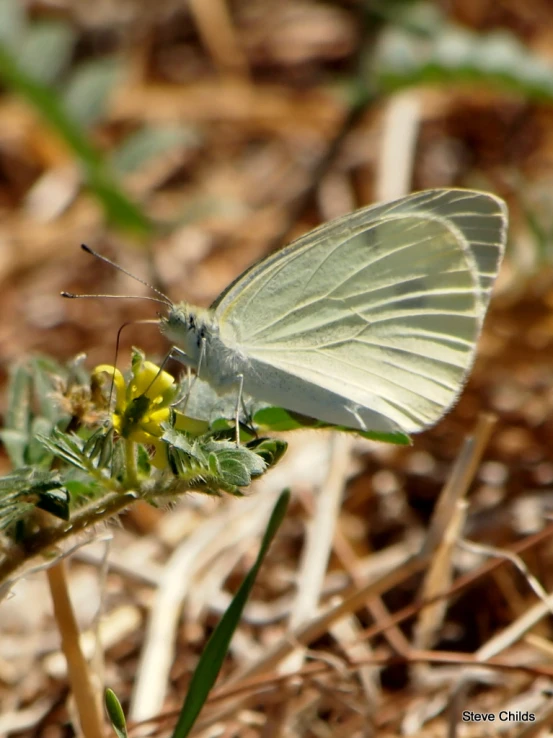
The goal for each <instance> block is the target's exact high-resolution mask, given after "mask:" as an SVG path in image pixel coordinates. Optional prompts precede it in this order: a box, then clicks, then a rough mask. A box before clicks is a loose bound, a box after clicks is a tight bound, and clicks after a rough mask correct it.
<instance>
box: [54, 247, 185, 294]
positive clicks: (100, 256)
mask: <svg viewBox="0 0 553 738" xmlns="http://www.w3.org/2000/svg"><path fill="white" fill-rule="evenodd" d="M81 248H82V250H83V251H86V253H87V254H90V255H91V256H95V257H96V258H97V259H100V261H104V262H105V263H106V264H109V265H110V266H112V267H113V268H114V269H117V270H118V271H120V272H122V273H123V274H126V275H127V277H131V279H134V280H135V281H136V282H140V284H143V285H144V286H145V287H147V288H148V289H149V290H152V292H155V293H156V295H159V297H160V298H161V299H157V298H155V297H144V296H142V295H74V294H73V293H71V292H62V293H61V294H62V296H63V297H70V298H76V297H137V298H138V297H140V298H142V299H144V300H153V301H154V302H161V303H163V304H164V305H167V306H168V307H173V303H172V301H171V300H170V299H169V298H168V297H167V295H165V294H164V293H163V292H162V291H161V290H158V289H157V288H156V287H154V286H153V285H151V284H149V283H148V282H146V281H145V280H144V279H140V277H137V276H136V274H132V273H131V272H129V271H127V270H126V269H125V268H124V267H122V266H121V265H120V264H117V263H116V262H115V261H112V260H111V259H108V257H107V256H104V255H103V254H99V253H98V252H97V251H94V249H91V248H90V246H87V245H86V243H82V244H81Z"/></svg>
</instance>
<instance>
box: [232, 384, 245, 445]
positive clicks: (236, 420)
mask: <svg viewBox="0 0 553 738" xmlns="http://www.w3.org/2000/svg"><path fill="white" fill-rule="evenodd" d="M236 378H237V379H238V396H237V398H236V407H235V409H234V423H235V428H236V446H239V445H240V406H241V405H243V402H244V398H243V397H242V389H243V387H244V375H243V374H238V375H237V376H236Z"/></svg>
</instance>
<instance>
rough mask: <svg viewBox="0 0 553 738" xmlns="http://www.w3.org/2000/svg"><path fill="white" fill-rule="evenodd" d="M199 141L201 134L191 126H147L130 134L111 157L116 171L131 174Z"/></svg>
mask: <svg viewBox="0 0 553 738" xmlns="http://www.w3.org/2000/svg"><path fill="white" fill-rule="evenodd" d="M198 143H199V136H198V134H197V133H196V131H194V130H193V129H191V128H184V127H183V126H173V125H160V126H156V127H149V126H145V127H144V128H141V129H140V130H138V131H135V132H134V133H132V134H131V135H130V136H128V137H127V138H126V139H125V141H124V142H123V144H122V145H120V146H119V148H118V149H116V150H115V151H114V152H113V154H112V158H111V162H112V166H113V169H114V171H116V172H120V173H121V174H130V173H132V172H135V171H137V170H138V169H140V168H141V167H143V166H144V165H145V164H148V163H149V162H150V161H152V160H154V159H157V158H158V157H160V156H163V155H164V154H168V153H171V152H173V151H179V150H180V149H183V148H190V147H192V146H196V145H197V144H198Z"/></svg>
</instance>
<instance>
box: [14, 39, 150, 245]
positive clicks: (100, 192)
mask: <svg viewBox="0 0 553 738" xmlns="http://www.w3.org/2000/svg"><path fill="white" fill-rule="evenodd" d="M0 78H1V79H2V80H3V82H4V83H5V84H6V85H7V86H8V87H10V88H11V89H12V90H13V91H14V92H15V93H17V94H18V95H20V96H21V97H23V98H24V99H25V100H26V101H27V102H28V103H29V104H30V105H31V106H32V107H33V108H35V110H37V111H38V112H39V113H40V114H41V115H42V117H43V118H44V120H45V121H46V122H47V123H48V124H49V125H50V127H51V128H52V129H53V130H54V131H55V132H56V133H57V134H58V135H59V136H60V137H61V138H62V139H63V140H64V141H65V143H66V145H67V146H68V147H69V148H70V149H71V150H72V152H73V154H74V155H75V157H76V158H77V159H78V160H79V161H80V163H81V165H82V166H83V169H84V171H85V176H86V181H87V184H88V186H89V187H90V189H91V190H92V191H93V192H94V193H95V195H96V196H97V197H98V199H99V200H100V202H101V203H102V205H103V207H104V210H105V212H106V215H107V216H108V218H109V219H110V220H112V221H113V222H114V223H115V224H116V225H118V226H119V227H121V228H124V229H127V230H129V231H134V232H135V233H137V234H139V235H147V234H148V233H150V232H151V230H152V225H151V223H150V221H149V220H148V218H146V216H144V215H143V214H142V212H141V211H140V210H139V208H137V207H136V206H135V205H134V204H133V203H132V202H131V201H130V200H129V199H128V198H127V197H126V196H125V195H124V194H123V192H122V191H121V190H120V188H119V186H118V185H117V183H116V181H115V180H114V178H113V177H112V175H111V174H110V172H109V171H108V168H107V166H106V165H105V163H104V162H103V160H102V157H101V156H100V154H99V153H98V152H97V151H96V149H95V148H94V147H93V146H92V144H91V143H90V141H89V140H88V138H87V137H86V135H85V134H84V132H83V131H82V129H81V127H80V126H79V125H78V123H77V122H76V121H75V120H74V119H73V118H72V117H71V116H70V115H69V114H68V113H67V111H66V110H65V108H64V106H63V104H62V102H61V100H60V99H59V97H58V96H57V95H56V93H55V92H54V90H52V89H50V88H48V87H47V86H46V85H44V84H42V83H41V82H38V81H37V80H36V79H34V78H33V77H32V76H31V75H29V74H27V72H25V71H24V70H23V68H22V67H21V65H20V64H19V63H18V62H17V59H16V55H15V53H12V50H11V49H10V48H9V47H8V46H7V45H6V44H3V43H1V42H0Z"/></svg>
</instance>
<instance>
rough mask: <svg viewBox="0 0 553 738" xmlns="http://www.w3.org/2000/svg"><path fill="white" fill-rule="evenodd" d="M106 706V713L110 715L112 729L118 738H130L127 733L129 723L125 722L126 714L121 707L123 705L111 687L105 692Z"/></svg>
mask: <svg viewBox="0 0 553 738" xmlns="http://www.w3.org/2000/svg"><path fill="white" fill-rule="evenodd" d="M104 704H105V706H106V712H107V714H108V717H109V720H110V723H111V726H112V728H113V729H114V731H115V733H116V735H117V738H128V735H129V734H128V733H127V722H126V720H125V713H124V712H123V708H122V707H121V703H120V702H119V699H118V698H117V695H116V694H115V692H114V691H113V690H112V689H109V687H108V688H107V689H106V691H105V692H104Z"/></svg>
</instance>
